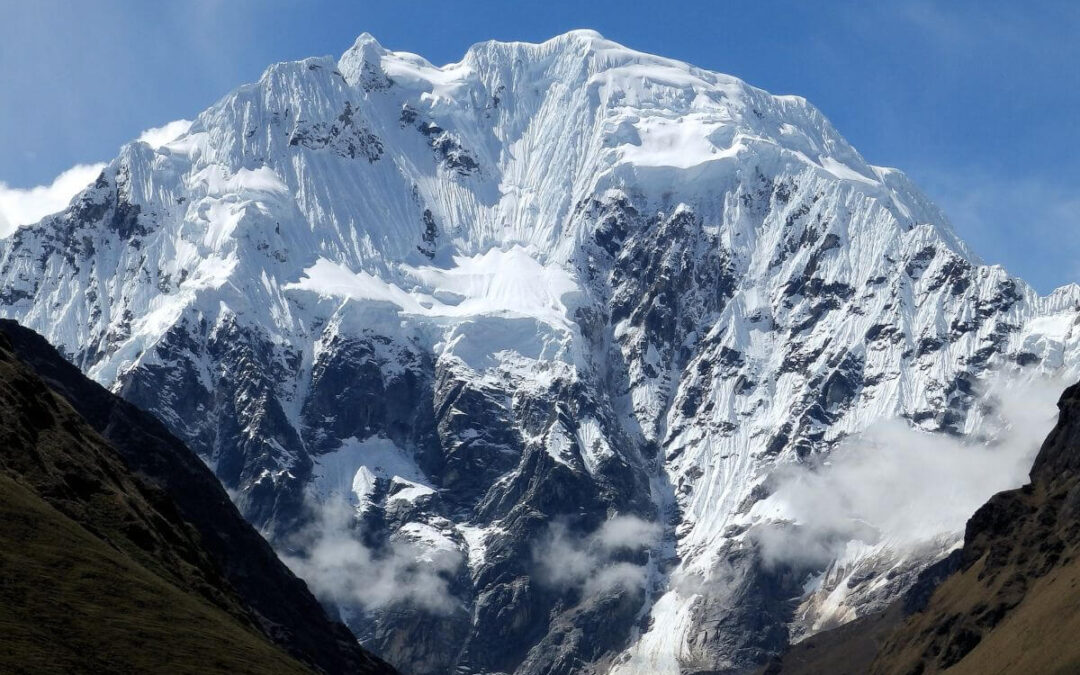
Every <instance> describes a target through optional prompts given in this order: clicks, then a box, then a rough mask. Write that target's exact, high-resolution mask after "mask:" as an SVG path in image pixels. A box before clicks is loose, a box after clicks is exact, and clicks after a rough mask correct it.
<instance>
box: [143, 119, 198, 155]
mask: <svg viewBox="0 0 1080 675" xmlns="http://www.w3.org/2000/svg"><path fill="white" fill-rule="evenodd" d="M190 128H191V120H173V121H172V122H168V123H166V124H163V125H161V126H160V127H151V128H150V129H147V130H146V131H144V132H142V133H141V134H139V138H138V139H136V140H139V141H142V142H143V143H148V144H149V145H150V147H152V148H160V147H161V146H163V145H165V144H166V143H168V142H169V141H174V140H176V139H177V138H179V137H180V136H183V135H184V134H186V133H187V131H188V129H190Z"/></svg>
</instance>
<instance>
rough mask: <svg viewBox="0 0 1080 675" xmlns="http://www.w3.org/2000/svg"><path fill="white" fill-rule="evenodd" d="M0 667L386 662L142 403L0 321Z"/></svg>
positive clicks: (287, 669) (322, 668) (129, 668)
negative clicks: (322, 601)
mask: <svg viewBox="0 0 1080 675" xmlns="http://www.w3.org/2000/svg"><path fill="white" fill-rule="evenodd" d="M0 445H2V447H3V453H0V579H2V580H3V581H2V582H0V634H2V635H3V636H4V637H3V649H0V670H2V671H4V672H34V673H38V672H232V673H256V672H258V673H304V672H313V671H314V672H327V673H345V672H350V673H389V672H393V670H392V669H391V668H390V667H389V666H386V665H385V664H383V663H382V662H381V661H379V660H378V659H376V658H374V657H372V656H371V655H369V654H368V653H367V652H365V651H364V650H362V649H361V648H360V647H359V646H358V645H357V643H356V640H355V639H354V638H353V636H352V635H351V634H350V633H349V631H348V630H347V629H346V628H345V627H344V626H342V625H340V624H336V623H332V622H331V621H330V620H329V619H327V617H326V615H325V614H324V613H323V610H322V609H321V607H320V606H319V604H318V603H317V601H316V600H315V599H314V597H313V596H312V595H311V594H310V593H309V592H308V590H307V588H306V586H305V585H304V584H303V582H302V581H300V580H299V579H297V578H296V577H295V576H293V575H292V573H291V572H289V570H288V569H287V568H286V567H285V566H284V565H283V564H282V563H281V562H280V561H279V560H278V559H277V557H276V556H275V554H274V552H273V550H272V549H271V548H270V546H269V545H268V544H267V543H266V542H265V541H264V540H263V539H262V537H261V536H260V535H259V534H258V533H257V532H256V531H255V530H254V529H253V528H252V527H251V526H249V525H248V524H247V523H246V522H245V521H244V520H243V518H242V517H241V516H240V514H239V512H238V511H237V510H236V509H235V507H234V506H233V505H232V503H231V502H230V501H229V498H228V496H227V495H226V493H225V491H224V490H223V489H222V488H221V487H220V485H219V483H218V482H217V480H216V479H215V478H214V476H213V474H212V473H211V472H210V471H209V470H208V469H206V468H205V467H204V466H203V464H202V463H201V462H200V461H199V460H198V459H197V458H196V457H195V455H194V454H192V453H191V452H190V451H189V450H188V449H187V448H186V447H185V446H184V445H183V444H182V443H181V442H180V441H179V440H177V439H176V438H175V437H173V436H172V435H170V434H169V433H168V432H167V431H166V430H165V428H164V427H163V426H162V425H161V424H160V423H159V422H158V421H157V420H156V419H154V418H153V417H151V416H150V415H148V414H146V413H143V412H141V411H139V410H138V409H136V408H135V407H134V406H132V405H130V404H128V403H125V402H123V401H122V400H120V399H118V398H116V397H115V396H113V395H112V394H110V393H109V392H108V391H106V390H105V389H104V388H102V387H100V386H99V385H97V384H95V383H93V382H91V381H90V380H88V379H86V378H85V377H84V376H83V375H82V374H81V373H80V372H79V371H78V369H76V368H75V367H74V366H72V365H70V364H69V363H67V362H66V361H64V360H63V358H61V357H60V355H59V354H58V353H57V352H56V350H54V349H53V348H52V347H51V346H50V345H49V344H48V343H47V342H46V341H45V340H44V339H43V338H41V337H40V336H38V335H37V334H35V333H33V332H32V331H29V330H27V329H24V328H22V327H20V326H18V325H17V324H15V323H14V322H10V321H4V322H2V323H0Z"/></svg>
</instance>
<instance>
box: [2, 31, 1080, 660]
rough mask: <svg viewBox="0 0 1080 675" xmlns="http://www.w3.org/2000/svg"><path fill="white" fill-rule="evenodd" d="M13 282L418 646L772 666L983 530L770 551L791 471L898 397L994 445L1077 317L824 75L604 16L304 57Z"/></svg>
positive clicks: (396, 648) (48, 325)
mask: <svg viewBox="0 0 1080 675" xmlns="http://www.w3.org/2000/svg"><path fill="white" fill-rule="evenodd" d="M0 289H2V290H0V314H2V315H3V316H6V317H11V318H15V319H17V320H19V321H20V322H23V323H24V324H25V325H27V326H29V327H31V328H33V329H35V330H38V331H39V332H41V333H42V334H43V335H45V337H47V338H48V339H49V340H50V341H51V342H53V343H54V344H56V345H57V346H58V348H59V349H60V350H61V351H62V353H63V354H64V356H65V357H67V358H68V359H69V360H70V361H71V362H72V363H74V364H76V365H77V366H78V367H79V368H80V369H82V370H83V371H84V372H85V373H87V374H88V375H89V376H90V377H91V378H93V379H94V380H96V381H98V382H100V383H101V384H103V385H104V386H106V387H108V388H110V389H111V390H112V391H114V392H116V393H117V394H119V395H121V396H122V397H124V398H125V399H127V400H128V401H130V402H132V403H133V404H135V405H136V406H139V407H141V408H143V409H145V410H147V411H150V412H152V413H153V414H154V415H156V416H157V417H158V418H160V419H161V420H162V421H163V422H164V424H165V425H166V426H167V427H168V429H169V430H170V431H171V432H172V433H174V434H176V435H177V436H179V437H180V438H181V439H182V440H183V441H184V442H185V443H187V444H188V445H189V446H190V447H191V448H192V449H194V450H195V451H196V452H197V453H198V455H199V456H200V457H201V458H202V459H203V461H204V462H205V463H206V464H207V465H208V466H209V467H211V468H212V470H213V471H214V473H215V474H216V475H217V477H218V478H219V479H220V481H221V483H222V484H223V485H224V486H225V489H226V490H228V491H229V494H230V495H231V496H232V498H233V500H234V501H235V503H236V504H237V505H238V507H239V508H240V510H241V511H242V512H243V514H244V515H245V516H246V517H247V518H248V519H249V520H250V522H251V523H253V524H254V525H255V526H256V527H258V528H259V529H260V530H261V531H263V532H264V533H266V534H267V536H268V537H270V538H271V540H272V541H273V543H274V545H275V547H276V548H277V549H278V551H279V552H280V553H281V554H282V555H283V556H284V557H285V559H286V560H287V561H288V563H289V564H290V565H291V566H292V567H293V569H294V570H296V571H297V572H298V573H299V574H301V575H302V576H304V578H305V579H306V580H307V581H308V583H309V585H310V586H311V587H312V589H313V590H314V591H315V592H316V594H317V595H319V597H320V599H322V600H323V601H324V603H326V604H327V605H328V606H330V607H333V608H334V609H335V611H337V612H339V613H340V616H341V618H342V619H343V620H344V621H345V622H346V623H347V624H348V625H349V626H350V627H352V628H353V630H354V631H355V632H356V633H357V634H358V635H359V636H360V637H361V639H362V641H363V643H364V644H365V645H366V646H368V647H370V648H371V649H373V650H374V651H376V652H377V653H379V654H381V655H382V656H384V657H385V658H386V659H387V660H389V661H390V662H392V663H394V664H395V665H397V666H399V667H401V668H402V669H403V670H406V671H409V672H415V673H444V672H458V673H496V672H516V673H541V672H543V673H569V672H624V673H625V672H650V673H653V672H680V671H682V672H729V671H731V672H738V671H742V670H745V669H748V668H752V667H754V666H756V665H759V664H761V663H764V662H765V661H767V660H768V658H770V657H771V656H772V655H774V654H777V653H779V652H780V651H781V650H783V649H784V648H785V647H786V646H787V644H788V643H789V641H790V640H791V639H792V638H793V637H798V636H802V635H806V634H809V633H813V632H815V631H817V630H820V629H821V628H824V627H828V626H830V625H834V624H835V623H839V622H843V621H848V620H851V619H853V618H857V617H858V616H861V615H866V614H869V613H872V612H873V611H876V610H878V609H880V608H882V607H884V606H886V605H888V603H889V602H891V601H892V600H893V599H895V598H896V597H898V596H899V594H901V593H903V592H904V590H905V589H906V588H907V587H909V586H910V585H911V584H913V583H914V582H915V580H916V578H917V577H918V574H919V572H920V570H922V569H923V568H924V567H926V566H927V565H928V564H930V563H932V562H934V561H935V560H937V559H939V558H940V557H942V556H943V555H944V554H945V553H946V552H947V551H948V550H949V548H950V547H952V546H954V545H955V544H956V543H957V542H958V540H959V538H960V536H961V532H959V530H958V526H953V525H949V524H944V525H942V526H941V531H938V532H933V533H930V534H929V535H928V538H927V541H925V542H923V545H922V546H920V547H916V548H910V547H907V548H897V547H894V546H889V545H888V543H889V542H888V540H887V537H883V536H882V535H881V533H872V534H871V535H869V536H865V537H862V538H861V539H860V540H859V541H856V542H854V543H853V545H852V546H848V547H846V548H843V547H841V548H837V549H835V550H834V549H830V551H829V552H828V553H827V554H823V555H822V556H819V557H817V558H815V559H814V560H811V561H791V560H782V561H779V562H777V561H771V560H770V559H769V558H768V556H766V555H765V554H764V553H763V548H762V540H761V539H760V538H759V536H758V535H759V534H760V533H761V532H763V531H768V532H774V533H780V534H781V535H782V534H784V533H785V532H787V530H785V529H784V528H785V527H788V526H794V527H798V523H799V519H800V514H791V513H779V512H777V511H776V509H775V508H773V507H774V506H775V504H773V503H772V502H770V501H769V500H768V499H767V498H768V496H769V495H770V494H771V490H772V483H771V482H770V481H771V477H772V476H773V475H774V473H775V472H776V471H777V469H778V468H781V467H785V466H791V465H800V464H805V463H809V462H812V461H816V460H820V459H822V458H824V457H827V456H828V455H829V453H831V452H833V450H834V449H835V448H836V447H837V446H838V445H840V444H841V443H842V442H844V441H845V439H849V438H851V437H854V436H857V435H859V434H860V433H862V432H864V431H865V430H867V429H869V428H871V427H873V426H874V425H876V424H878V423H879V422H881V421H883V420H896V419H899V420H902V421H903V424H904V425H905V428H909V429H914V430H916V431H919V432H926V434H928V435H929V434H934V435H942V434H944V435H948V436H953V437H957V438H971V439H973V440H976V441H981V440H986V439H985V438H984V435H988V436H992V435H993V434H992V433H990V431H988V430H989V429H991V427H993V425H992V424H991V422H992V421H993V420H992V418H994V416H995V410H994V408H993V406H992V405H990V404H983V403H982V402H981V398H980V394H981V392H982V390H983V388H984V386H985V383H986V381H987V380H988V379H989V378H990V376H991V374H994V373H999V372H1002V371H1009V372H1020V373H1022V374H1023V376H1024V377H1034V376H1035V375H1036V374H1046V373H1056V374H1059V375H1060V374H1071V373H1076V372H1077V363H1078V362H1077V356H1076V354H1077V351H1076V349H1075V348H1074V347H1075V344H1076V341H1077V339H1078V337H1080V334H1078V333H1077V331H1076V320H1077V316H1078V310H1077V307H1078V303H1080V288H1077V287H1076V286H1070V287H1066V288H1062V289H1059V290H1058V291H1055V292H1054V293H1052V294H1050V295H1048V296H1040V295H1038V294H1037V293H1036V292H1034V291H1033V290H1032V289H1031V288H1030V287H1028V286H1027V285H1026V284H1025V283H1024V282H1023V281H1022V280H1019V279H1016V278H1014V277H1011V276H1009V275H1008V274H1007V273H1006V272H1005V271H1004V270H1003V269H1001V268H1000V267H992V266H986V265H983V264H982V263H981V262H980V261H979V259H978V258H977V257H976V256H975V255H974V254H972V253H971V252H970V251H969V250H968V249H967V248H966V246H965V245H964V244H963V243H962V242H961V241H959V239H958V238H957V237H956V236H955V234H954V233H953V232H952V230H951V228H950V227H949V225H948V223H947V220H946V218H945V216H944V215H943V214H941V212H940V211H938V209H937V208H935V207H934V206H933V205H932V204H931V203H930V202H929V200H928V199H926V198H925V197H924V196H923V195H922V194H921V193H920V192H919V191H918V189H917V188H916V187H915V186H913V185H912V184H911V183H910V181H908V180H907V179H906V178H905V176H904V175H903V174H902V173H900V172H899V171H896V170H893V169H886V168H881V167H876V166H872V165H870V164H869V163H867V162H866V161H865V160H864V159H863V158H862V157H861V156H860V155H859V153H858V152H857V151H856V150H855V149H854V148H852V147H851V146H850V145H849V144H848V143H847V142H846V141H845V140H844V139H843V138H842V137H841V136H840V135H839V133H838V132H837V131H836V130H835V129H834V128H833V127H832V125H831V124H830V123H829V122H828V121H827V120H826V119H825V118H824V117H823V116H822V114H821V113H820V112H819V111H818V110H817V109H815V108H814V107H813V106H812V105H810V104H809V103H808V102H807V101H805V100H804V99H802V98H799V97H796V96H774V95H771V94H769V93H767V92H764V91H762V90H760V89H756V88H754V87H752V86H750V85H748V84H746V83H744V82H742V81H740V80H738V79H736V78H733V77H730V76H726V75H722V74H718V73H713V72H709V71H705V70H702V69H699V68H695V67H693V66H691V65H688V64H685V63H681V62H676V61H672V60H668V59H664V58H661V57H656V56H652V55H647V54H642V53H640V52H635V51H633V50H631V49H628V48H625V47H622V46H620V45H618V44H615V43H613V42H611V41H608V40H605V39H604V38H602V37H601V36H599V35H597V34H596V33H593V32H590V31H574V32H572V33H568V34H566V35H563V36H559V37H557V38H555V39H553V40H550V41H548V42H545V43H542V44H526V43H499V42H487V43H482V44H478V45H476V46H474V47H473V48H471V49H470V50H469V51H468V53H467V54H466V55H465V56H464V58H463V59H462V61H460V62H459V63H456V64H449V65H446V66H442V67H436V66H434V65H432V64H430V63H428V62H427V61H426V60H424V59H423V58H422V57H419V56H416V55H413V54H406V53H401V52H393V51H389V50H387V49H385V48H383V47H382V46H381V45H379V44H378V43H377V42H376V41H375V39H374V38H372V37H371V36H368V35H363V36H361V37H360V38H359V39H358V40H357V42H356V44H355V45H354V46H353V47H352V48H351V49H349V50H348V51H347V52H346V53H345V54H344V55H342V57H341V58H340V59H333V58H312V59H306V60H303V61H298V62H293V63H281V64H276V65H274V66H271V67H270V68H269V69H267V71H266V72H265V73H264V74H263V76H262V77H261V78H260V80H259V81H258V82H256V83H252V84H249V85H245V86H242V87H240V88H238V89H237V90H235V91H234V92H232V93H230V94H229V95H227V96H226V97H224V98H223V99H222V100H221V101H219V102H218V103H216V104H215V105H214V106H212V107H211V108H209V109H208V110H206V111H205V112H204V113H202V114H201V115H199V116H198V118H197V119H196V120H195V121H194V122H193V123H192V124H191V126H190V128H188V129H187V131H186V132H184V133H182V134H181V135H180V136H179V137H177V138H176V139H174V140H172V141H170V142H167V143H165V144H163V145H160V146H158V147H152V146H150V145H148V144H146V143H143V142H135V143H132V144H130V145H127V146H125V147H124V148H123V150H122V152H121V154H120V156H119V157H117V158H116V159H115V160H114V161H113V162H111V163H110V164H109V165H108V167H107V168H106V169H105V170H104V171H103V172H102V174H101V176H100V177H99V178H98V179H97V180H96V182H95V183H94V184H93V185H90V186H88V187H87V189H86V190H84V191H83V192H82V193H81V194H79V195H78V196H77V197H76V198H75V199H74V200H73V201H72V203H71V205H70V206H69V207H68V209H67V210H65V211H64V212H62V213H59V214H56V215H54V216H50V217H48V218H46V219H45V220H43V221H42V222H41V223H39V224H37V225H34V226H30V227H26V228H22V229H20V230H18V231H17V232H15V233H14V234H13V235H12V236H11V237H9V238H8V239H5V240H3V241H0ZM928 437H929V436H928ZM802 515H806V514H802ZM763 528H764V529H763ZM770 528H771V529H770ZM931 535H932V536H931Z"/></svg>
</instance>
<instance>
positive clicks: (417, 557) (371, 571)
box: [279, 497, 464, 614]
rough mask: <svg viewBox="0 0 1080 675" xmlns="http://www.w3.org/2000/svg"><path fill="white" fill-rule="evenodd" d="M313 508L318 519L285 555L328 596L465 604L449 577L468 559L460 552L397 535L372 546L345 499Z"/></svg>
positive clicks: (440, 606)
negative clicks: (424, 544) (368, 543)
mask: <svg viewBox="0 0 1080 675" xmlns="http://www.w3.org/2000/svg"><path fill="white" fill-rule="evenodd" d="M309 507H310V508H313V509H314V510H315V516H316V517H315V520H314V521H313V522H312V524H311V525H310V526H309V527H307V528H304V529H303V530H302V531H301V532H299V533H297V534H296V535H295V536H293V537H292V538H291V541H290V542H289V545H290V547H291V548H293V549H294V552H289V551H286V550H279V554H280V556H281V559H282V561H283V562H284V563H285V564H286V565H288V566H289V567H290V568H291V569H292V571H293V572H294V573H296V575H297V576H299V577H301V578H303V579H304V581H306V582H307V583H308V585H309V586H311V589H312V591H314V593H315V595H317V596H318V597H319V598H321V599H322V600H325V601H330V602H333V603H335V604H338V605H344V606H350V605H359V606H361V607H363V608H365V609H367V610H376V609H382V608H386V607H393V606H400V605H409V606H413V607H421V608H423V609H425V610H427V611H429V612H432V613H434V614H449V613H451V612H452V611H454V609H455V608H457V607H459V606H460V602H458V601H457V600H456V599H455V598H454V596H453V594H452V593H451V592H450V584H449V581H448V580H449V579H450V578H452V577H453V576H454V574H456V573H457V572H458V570H459V568H460V566H461V564H462V562H463V559H464V558H463V556H462V555H461V553H460V552H459V551H456V550H449V549H439V548H434V549H432V548H428V547H425V546H422V545H421V544H419V543H415V542H411V541H404V540H394V539H391V540H390V541H389V542H387V544H386V545H385V546H382V547H380V548H378V549H376V548H371V547H369V546H367V545H365V544H364V543H363V541H362V539H363V535H362V532H361V530H360V527H359V524H358V522H357V521H356V512H355V509H354V508H353V507H352V506H351V505H350V504H349V503H348V502H347V501H346V500H345V499H343V498H340V497H336V498H334V499H331V500H330V501H328V502H326V503H325V504H309Z"/></svg>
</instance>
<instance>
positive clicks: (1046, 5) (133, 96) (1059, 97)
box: [0, 0, 1080, 291]
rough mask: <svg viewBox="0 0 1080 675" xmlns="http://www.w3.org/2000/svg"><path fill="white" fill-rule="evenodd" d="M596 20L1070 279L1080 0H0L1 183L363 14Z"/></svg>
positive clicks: (341, 39) (343, 32)
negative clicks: (748, 96) (752, 97)
mask: <svg viewBox="0 0 1080 675" xmlns="http://www.w3.org/2000/svg"><path fill="white" fill-rule="evenodd" d="M582 27H585V28H594V29H596V30H598V31H600V32H601V33H603V34H604V35H605V36H606V37H608V38H610V39H613V40H616V41H618V42H622V43H624V44H626V45H628V46H630V47H634V48H636V49H640V50H643V51H649V52H654V53H659V54H663V55H665V56H670V57H673V58H678V59H682V60H685V61H689V62H692V63H694V64H696V65H699V66H702V67H705V68H709V69H712V70H718V71H722V72H725V73H730V74H732V75H737V76H739V77H741V78H743V79H745V80H747V81H748V82H750V83H751V84H754V85H756V86H759V87H762V88H764V89H767V90H769V91H771V92H773V93H784V94H787V93H793V94H800V95H803V96H805V97H807V98H808V99H809V100H810V101H811V102H813V103H814V104H815V105H817V106H818V107H819V108H820V109H821V110H822V111H823V112H824V113H825V114H826V115H827V116H828V117H829V118H830V119H831V120H832V121H833V123H834V124H835V125H836V126H837V127H838V128H839V129H840V131H841V133H843V134H844V135H845V136H846V137H847V138H848V140H850V141H851V142H852V143H853V144H854V145H855V147H857V148H858V149H859V150H860V151H861V152H862V154H863V155H864V156H865V157H866V158H867V160H869V161H870V162H872V163H874V164H882V165H886V166H895V167H899V168H901V169H903V170H905V171H906V172H907V173H908V174H909V175H911V176H912V177H913V178H914V179H915V180H916V182H918V183H919V184H920V185H921V186H922V187H923V188H924V189H925V190H926V192H927V193H928V194H930V196H931V197H933V198H934V199H935V200H936V201H937V202H938V203H939V204H940V205H942V207H943V208H944V209H945V211H946V213H948V214H949V216H950V218H951V219H952V220H953V223H954V225H955V226H956V228H957V230H958V231H959V232H960V234H961V235H962V236H963V237H964V238H966V239H967V240H968V241H969V242H970V243H971V245H972V246H973V248H974V249H975V251H976V252H977V253H979V254H980V255H981V256H982V257H983V258H984V259H986V260H987V261H988V262H994V263H1001V264H1004V265H1005V266H1006V267H1007V268H1008V269H1009V270H1010V271H1011V272H1013V273H1016V274H1019V275H1021V276H1022V277H1024V278H1025V279H1027V280H1028V281H1029V282H1031V283H1032V284H1033V285H1034V286H1035V287H1036V288H1038V289H1039V290H1041V291H1048V290H1050V289H1051V288H1053V287H1054V286H1057V285H1060V284H1063V283H1067V282H1071V281H1078V280H1080V152H1078V151H1080V40H1078V39H1077V36H1078V35H1080V2H1073V1H1061V2H1055V1H1043V2H1024V3H1020V2H994V1H982V2H976V1H961V0H954V1H951V2H945V1H941V2H923V1H915V2H845V1H827V0H821V1H819V2H805V1H802V2H795V1H791V2H779V1H770V0H757V1H756V2H748V1H746V0H738V1H714V2H704V1H698V2H683V1H680V0H667V1H666V2H662V3H655V2H651V3H632V2H626V1H625V0H624V1H622V2H611V1H608V0H592V1H591V2H580V1H578V2H562V1H560V0H546V1H544V2H533V1H531V0H524V1H519V2H495V1H485V2H481V1H470V2H464V1H462V2H453V1H449V0H444V1H443V2H437V3H436V2H427V1H425V0H412V2H408V3H399V2H391V1H386V0H384V1H383V2H366V1H363V0H356V1H353V2H322V1H317V0H307V1H302V0H259V1H256V0H189V1H186V2H182V1H180V0H155V1H152V2H151V1H143V0H95V1H94V2H88V3H76V2H69V1H60V0H22V1H18V2H17V1H16V0H0V102H2V104H0V190H7V191H9V192H12V193H13V194H14V195H15V196H16V197H25V196H26V195H27V194H33V195H40V194H43V193H42V192H41V190H44V189H45V188H40V189H39V191H38V192H35V193H27V192H24V191H22V189H27V188H32V187H33V186H39V185H49V184H50V183H52V181H53V180H54V178H55V177H56V176H57V175H59V174H61V172H63V171H65V170H67V169H68V168H70V167H72V166H73V165H76V164H90V163H94V162H101V161H106V160H108V159H110V158H111V157H112V156H114V155H115V154H116V151H117V149H118V147H119V146H120V145H121V144H122V143H123V142H125V141H128V140H131V139H133V138H135V137H137V136H138V135H139V134H140V132H141V131H143V130H144V129H147V128H149V127H154V126H158V125H160V124H163V123H165V122H168V121H170V120H174V119H177V118H182V117H187V118H191V117H193V116H194V115H196V114H197V113H198V112H199V111H201V110H202V109H204V108H206V107H207V106H208V105H210V104H211V103H213V101H215V100H216V99H217V98H219V97H221V96H222V95H224V94H225V93H227V92H228V91H229V90H230V89H232V88H234V87H236V86H237V85H239V84H242V83H244V82H248V81H252V80H254V79H257V78H258V76H259V74H260V73H261V72H262V70H263V69H264V68H265V67H266V66H267V65H268V64H270V63H272V62H275V61H281V60H287V59H296V58H302V57H305V56H312V55H322V54H335V55H336V54H340V53H341V52H342V51H344V50H345V49H346V48H347V47H348V46H349V45H350V44H351V43H352V42H353V40H354V39H355V37H356V36H357V35H358V34H359V33H361V32H363V31H368V32H370V33H372V34H373V35H375V36H376V37H377V38H378V39H379V41H380V42H382V43H383V44H384V45H385V46H387V47H388V48H391V49H400V50H406V51H413V52H417V53H419V54H422V55H423V56H425V57H427V58H428V59H429V60H431V61H433V62H435V63H446V62H450V61H456V60H458V59H459V58H460V57H461V55H462V53H463V52H464V51H465V49H466V48H467V47H468V46H469V45H470V44H472V43H474V42H478V41H481V40H485V39H491V38H495V39H502V40H528V41H541V40H544V39H546V38H548V37H551V36H552V35H555V34H557V33H561V32H564V31H566V30H568V29H571V28H582Z"/></svg>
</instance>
